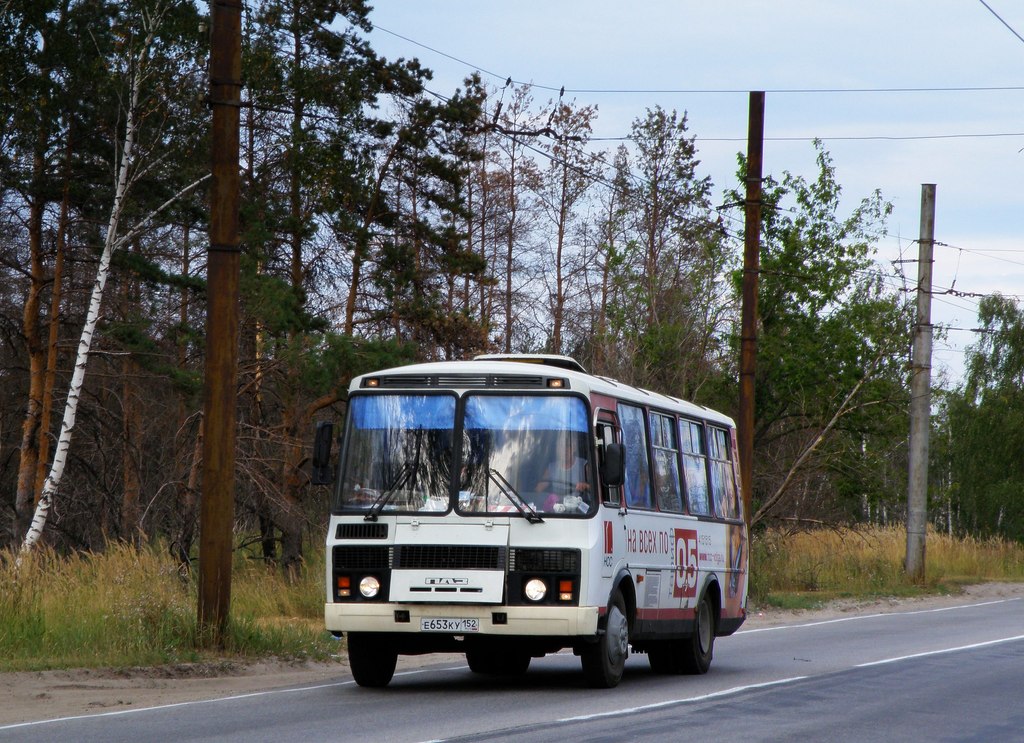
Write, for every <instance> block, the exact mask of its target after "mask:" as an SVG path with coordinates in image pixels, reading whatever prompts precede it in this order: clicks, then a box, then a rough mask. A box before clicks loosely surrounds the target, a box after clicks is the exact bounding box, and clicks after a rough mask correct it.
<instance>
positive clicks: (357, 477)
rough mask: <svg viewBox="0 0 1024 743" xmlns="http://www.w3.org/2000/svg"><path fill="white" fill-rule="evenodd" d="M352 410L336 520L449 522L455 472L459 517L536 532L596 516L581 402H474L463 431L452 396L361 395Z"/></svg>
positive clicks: (472, 398)
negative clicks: (516, 523) (556, 519)
mask: <svg viewBox="0 0 1024 743" xmlns="http://www.w3.org/2000/svg"><path fill="white" fill-rule="evenodd" d="M349 405H350V412H349V418H348V430H347V431H346V436H345V440H346V447H345V450H346V453H345V462H346V463H345V466H344V471H343V473H342V477H341V484H340V488H339V490H338V494H337V500H336V502H335V504H334V506H335V510H340V511H350V510H361V511H365V512H366V514H367V518H374V517H375V516H376V515H377V514H379V513H387V512H403V513H408V512H416V513H431V512H432V513H437V514H441V513H446V512H448V511H449V510H450V503H449V501H450V493H451V492H452V484H453V483H452V480H453V475H454V474H455V470H454V468H455V467H456V466H458V468H459V471H458V477H457V478H455V479H456V482H455V484H456V485H457V490H458V500H457V510H458V512H460V513H464V514H469V513H501V514H506V515H516V516H524V517H526V518H527V519H528V520H530V521H531V522H535V521H539V520H542V519H540V518H538V517H539V516H541V517H543V516H551V515H559V516H586V515H589V514H590V513H592V512H593V511H594V510H595V507H596V500H595V498H594V496H593V489H594V487H595V485H594V475H593V466H592V463H591V461H590V459H591V453H590V452H591V449H590V447H589V446H588V441H589V440H588V436H587V434H588V430H589V429H588V425H587V406H586V404H585V403H584V401H583V400H582V399H581V398H578V397H573V396H570V395H559V396H553V395H494V394H471V395H468V396H467V397H466V401H465V406H464V408H463V411H464V412H463V420H462V421H461V423H462V425H461V426H458V425H457V423H458V422H457V410H458V406H457V405H456V398H455V396H454V395H444V394H435V395H416V394H402V393H397V394H374V395H358V396H353V398H352V399H351V400H350V403H349ZM459 429H461V431H462V436H461V437H460V438H461V442H460V444H461V446H460V447H459V451H456V445H455V436H454V432H455V431H456V430H459ZM456 462H458V463H459V465H456V464H455V463H456Z"/></svg>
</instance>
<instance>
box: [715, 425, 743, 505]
mask: <svg viewBox="0 0 1024 743" xmlns="http://www.w3.org/2000/svg"><path fill="white" fill-rule="evenodd" d="M708 460H709V462H708V463H709V464H710V465H711V466H710V471H711V500H712V502H713V503H714V504H715V512H716V514H717V515H718V516H719V517H720V518H723V519H734V518H737V517H738V516H739V504H738V503H737V498H736V482H735V481H734V480H733V469H732V452H731V451H730V447H729V435H728V433H727V432H726V431H725V430H724V429H721V428H714V427H711V426H709V427H708Z"/></svg>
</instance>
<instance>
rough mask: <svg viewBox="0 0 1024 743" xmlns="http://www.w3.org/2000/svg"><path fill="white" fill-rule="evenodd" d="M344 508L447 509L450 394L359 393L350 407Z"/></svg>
mask: <svg viewBox="0 0 1024 743" xmlns="http://www.w3.org/2000/svg"><path fill="white" fill-rule="evenodd" d="M349 406H350V411H349V422H348V431H347V432H346V442H347V446H346V466H345V471H344V474H343V476H342V482H341V487H340V490H339V498H340V502H339V503H338V504H337V505H338V506H339V507H340V508H342V509H352V508H356V509H366V510H368V511H369V510H373V511H374V512H377V511H447V510H448V494H449V492H450V488H451V480H452V462H453V461H454V448H453V445H452V442H453V431H454V430H455V397H454V396H453V395H360V396H357V397H353V398H352V400H351V401H350V403H349Z"/></svg>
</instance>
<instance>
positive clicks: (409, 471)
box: [363, 462, 416, 521]
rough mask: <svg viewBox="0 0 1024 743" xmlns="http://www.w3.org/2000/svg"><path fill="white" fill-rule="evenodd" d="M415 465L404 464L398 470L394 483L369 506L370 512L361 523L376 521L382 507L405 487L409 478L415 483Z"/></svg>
mask: <svg viewBox="0 0 1024 743" xmlns="http://www.w3.org/2000/svg"><path fill="white" fill-rule="evenodd" d="M415 472H416V464H415V463H414V462H406V463H405V464H403V465H402V468H401V469H400V470H398V475H396V476H395V480H394V482H392V483H391V485H390V486H389V487H388V489H387V490H384V491H382V492H381V494H380V495H378V496H377V500H375V501H374V502H373V505H371V506H370V510H369V511H367V513H366V515H365V516H363V521H376V520H377V514H379V513H380V512H381V511H382V510H384V506H386V505H387V503H388V501H390V500H391V498H392V497H394V495H395V493H397V492H398V491H399V490H401V489H402V488H403V487H405V484H406V483H407V482H408V481H409V479H410V478H413V481H414V482H415Z"/></svg>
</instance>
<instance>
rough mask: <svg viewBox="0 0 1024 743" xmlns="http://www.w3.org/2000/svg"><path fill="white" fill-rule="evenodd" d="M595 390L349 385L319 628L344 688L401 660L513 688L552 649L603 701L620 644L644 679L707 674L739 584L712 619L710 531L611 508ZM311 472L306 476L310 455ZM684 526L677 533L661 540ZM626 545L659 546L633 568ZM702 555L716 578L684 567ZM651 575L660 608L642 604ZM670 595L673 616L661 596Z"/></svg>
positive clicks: (412, 379) (477, 384) (724, 587)
mask: <svg viewBox="0 0 1024 743" xmlns="http://www.w3.org/2000/svg"><path fill="white" fill-rule="evenodd" d="M602 384H604V385H607V383H606V382H601V381H600V380H598V379H597V378H594V377H590V376H589V375H586V374H584V373H582V372H580V371H578V370H576V369H573V368H561V367H551V366H549V365H543V364H536V365H527V364H522V363H508V362H505V361H472V362H448V363H441V364H431V365H419V366H414V367H406V368H403V369H397V370H391V371H388V372H380V373H378V374H375V375H367V376H365V377H360V378H357V379H356V380H354V381H353V384H352V387H351V389H350V392H351V395H350V401H349V410H348V415H347V419H346V426H345V431H344V435H343V436H342V437H341V440H342V447H341V452H340V458H339V460H340V461H339V464H338V468H337V477H336V483H335V485H336V487H335V489H334V493H333V496H332V504H331V505H332V508H331V511H332V513H331V518H330V524H329V527H328V534H327V555H328V559H327V567H326V581H327V600H326V603H325V622H326V627H327V629H328V630H330V631H331V632H333V633H335V634H337V635H339V636H340V635H345V636H346V638H347V642H348V652H349V661H350V665H351V669H352V673H353V676H354V678H355V680H356V682H357V683H358V684H360V685H362V686H370V687H379V686H385V685H387V684H388V683H389V682H390V680H391V678H392V675H393V673H394V669H395V665H396V661H397V657H398V655H403V654H422V653H433V652H457V653H464V654H465V656H466V659H467V662H468V664H469V667H470V669H471V670H472V671H474V672H476V673H482V674H495V675H515V674H520V673H523V672H525V671H526V670H527V669H528V667H529V664H530V662H531V659H532V658H534V657H541V656H543V655H545V654H548V653H553V652H557V651H560V650H563V649H567V648H569V649H572V651H573V652H574V653H575V654H576V655H578V656H580V658H581V662H582V668H583V671H584V674H585V677H586V679H587V681H588V683H589V684H590V685H592V686H598V687H611V686H615V685H616V684H618V682H619V680H620V679H621V676H622V671H623V667H624V664H625V660H626V657H627V656H628V654H629V648H630V645H631V644H632V647H633V648H634V650H639V651H642V652H647V653H648V654H649V656H650V659H651V666H652V668H654V669H655V670H656V671H660V672H698V673H699V672H703V671H705V670H707V664H709V663H710V648H711V644H712V643H713V638H714V636H716V635H720V634H727V633H729V632H731V631H733V630H734V629H735V627H738V626H739V622H740V621H742V611H743V610H745V568H744V573H743V576H742V577H743V579H744V580H743V582H742V591H743V597H744V600H743V602H742V604H743V605H742V607H740V606H738V605H737V606H732V607H730V606H729V605H728V601H727V598H726V597H727V595H728V594H729V591H730V589H729V588H728V586H729V581H730V575H729V571H728V566H727V565H726V563H727V559H726V558H725V557H724V554H725V553H726V552H727V550H726V549H725V542H726V539H727V538H726V536H725V534H726V531H725V529H724V528H721V526H722V525H721V524H718V523H717V522H714V521H712V520H703V521H702V520H700V519H695V518H691V517H689V516H688V515H686V514H683V513H671V514H669V513H665V514H662V513H658V512H657V506H656V505H655V506H654V507H653V508H650V509H647V510H645V509H632V508H630V507H629V506H628V504H627V503H626V502H625V501H624V498H623V496H624V493H625V492H626V487H625V484H624V483H625V480H626V479H627V478H628V476H629V474H630V473H629V468H630V466H631V465H630V464H629V461H630V458H629V457H628V456H627V455H626V453H625V452H626V449H627V448H628V443H624V442H623V437H622V434H621V431H620V430H618V429H617V428H614V427H613V430H611V431H607V430H605V431H603V432H602V433H601V434H600V435H599V432H598V410H597V409H596V407H595V406H594V405H593V404H592V398H593V397H594V392H595V391H594V389H592V387H593V386H594V385H602ZM625 389H627V390H628V389H631V388H625ZM622 392H623V391H622V390H619V394H622ZM605 427H606V428H607V422H606V424H605ZM318 438H319V437H318ZM329 438H330V434H328V435H327V439H328V440H329ZM315 460H318V461H316V462H315V466H317V467H319V468H323V466H324V456H323V453H322V449H321V453H320V454H319V455H318V456H315ZM632 466H633V467H634V468H635V467H636V466H637V465H635V464H634V465H632ZM679 501H680V502H683V499H682V498H680V499H679ZM681 520H682V521H681ZM684 521H685V524H684V525H686V526H688V527H692V528H690V529H688V530H679V529H678V526H679V524H680V523H683V522H684ZM652 525H653V526H652ZM638 529H640V530H644V529H646V530H655V529H657V530H658V533H659V534H665V535H670V536H665V537H662V536H659V537H657V539H659V540H662V541H663V543H664V544H665V545H669V543H671V544H670V545H669V546H666V547H665V548H664V549H660V548H659V551H658V552H657V553H654V552H649V551H647V547H646V546H641V544H640V543H639V542H638V541H637V538H636V535H637V533H638V532H637V530H638ZM631 530H632V534H633V539H632V541H631V538H630V535H631ZM719 532H721V535H719ZM677 533H678V534H680V535H684V536H685V535H692V536H693V537H694V541H693V544H692V545H691V544H689V543H686V542H685V540H684V541H683V542H677V540H676V536H677ZM700 535H704V536H700ZM702 540H703V541H704V542H705V547H707V546H708V545H710V544H711V543H712V542H714V543H715V544H721V545H722V549H721V550H718V549H715V550H710V549H705V550H704V556H705V558H707V557H708V556H709V555H711V554H712V553H713V554H714V556H716V557H719V556H721V557H722V559H721V563H722V564H721V565H720V566H718V567H717V568H713V566H712V563H711V562H710V561H709V560H707V559H706V560H705V562H704V566H702V565H701V562H700V556H701V552H700V549H701V546H700V542H701V541H702ZM680 544H682V545H683V546H682V547H680ZM691 547H692V548H693V550H696V551H695V552H692V554H691V552H689V551H688V550H691ZM744 566H745V563H744ZM704 567H712V568H713V569H710V570H709V569H704ZM687 571H690V572H687ZM661 576H664V586H665V591H664V596H662V595H661V594H660V593H659V592H658V591H653V592H652V590H651V586H652V584H655V583H658V582H659V581H660V580H661V579H662V578H661ZM687 581H691V582H692V583H693V587H692V588H688V589H687V591H689V592H690V593H692V594H693V596H692V597H691V598H690V599H689V605H688V604H687V599H686V598H685V595H686V593H687V591H681V590H679V589H674V588H672V586H675V585H676V584H679V585H684V584H685V585H686V586H689V583H687ZM732 594H733V595H735V594H736V587H734V588H733V590H732ZM666 602H667V603H666ZM734 603H735V602H734ZM701 612H704V623H703V624H701V621H700V620H701ZM730 612H732V614H733V615H734V616H733V617H732V618H730V617H729V616H726V614H729V613H730ZM736 617H739V619H738V621H737V619H736ZM708 633H711V634H710V638H709V637H708V636H707V635H708ZM694 638H697V639H696V640H694ZM695 648H696V649H695ZM702 650H703V652H704V655H705V658H704V660H706V663H705V662H702V659H701V656H700V654H701V651H702Z"/></svg>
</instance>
